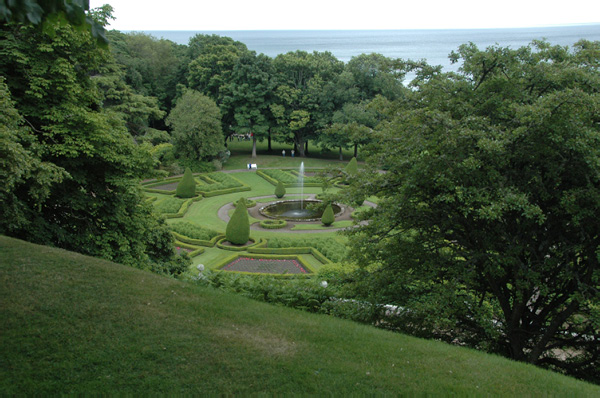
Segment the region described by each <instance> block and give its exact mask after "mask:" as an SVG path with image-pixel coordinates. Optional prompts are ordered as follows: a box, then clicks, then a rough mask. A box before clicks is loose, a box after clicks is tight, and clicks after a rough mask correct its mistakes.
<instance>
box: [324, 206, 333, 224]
mask: <svg viewBox="0 0 600 398" xmlns="http://www.w3.org/2000/svg"><path fill="white" fill-rule="evenodd" d="M334 221H335V215H334V214H333V208H332V207H331V203H330V204H328V205H327V207H326V208H325V211H324V212H323V216H322V217H321V223H323V225H325V226H329V225H331V224H333V222H334Z"/></svg>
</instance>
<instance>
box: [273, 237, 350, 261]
mask: <svg viewBox="0 0 600 398" xmlns="http://www.w3.org/2000/svg"><path fill="white" fill-rule="evenodd" d="M284 247H314V248H315V249H317V250H318V251H319V252H321V253H322V254H323V255H324V256H325V257H327V258H328V259H329V260H331V261H333V262H340V261H342V260H343V259H344V258H345V257H346V253H347V251H348V247H347V246H346V245H344V244H342V243H340V242H338V241H337V240H336V239H335V238H288V237H281V238H280V237H275V238H272V239H269V248H284Z"/></svg>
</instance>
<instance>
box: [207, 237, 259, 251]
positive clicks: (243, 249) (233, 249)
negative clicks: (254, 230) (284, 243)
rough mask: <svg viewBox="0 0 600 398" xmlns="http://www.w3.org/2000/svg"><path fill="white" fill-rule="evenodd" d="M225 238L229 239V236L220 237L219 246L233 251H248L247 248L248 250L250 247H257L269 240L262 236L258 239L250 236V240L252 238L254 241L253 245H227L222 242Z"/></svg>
mask: <svg viewBox="0 0 600 398" xmlns="http://www.w3.org/2000/svg"><path fill="white" fill-rule="evenodd" d="M225 240H227V238H222V239H219V240H218V241H217V247H218V248H219V249H222V250H229V251H233V252H243V251H246V250H248V249H250V248H252V247H256V246H257V245H261V244H266V242H267V241H266V239H265V238H260V239H259V240H258V241H257V240H256V239H254V238H252V237H250V238H249V240H251V241H252V242H254V243H253V244H251V245H248V246H226V245H223V244H222V242H224V241H225Z"/></svg>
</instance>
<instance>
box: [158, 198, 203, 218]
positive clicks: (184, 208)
mask: <svg viewBox="0 0 600 398" xmlns="http://www.w3.org/2000/svg"><path fill="white" fill-rule="evenodd" d="M200 199H202V196H196V197H195V198H192V199H188V200H186V201H185V202H183V204H182V205H181V208H180V209H179V211H178V212H177V213H163V216H165V218H182V217H183V216H184V215H185V213H187V211H188V208H189V207H190V205H191V204H192V203H194V202H197V201H199V200H200Z"/></svg>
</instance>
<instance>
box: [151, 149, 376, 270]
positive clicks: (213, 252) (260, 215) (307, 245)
mask: <svg viewBox="0 0 600 398" xmlns="http://www.w3.org/2000/svg"><path fill="white" fill-rule="evenodd" d="M346 163H347V165H346V164H343V165H344V166H345V167H344V168H343V169H338V170H336V171H335V172H332V171H328V172H327V173H325V171H324V170H325V169H324V168H307V169H304V163H303V162H300V166H299V167H297V168H290V167H287V168H266V169H256V170H254V169H251V170H231V171H225V172H210V173H194V174H192V173H191V171H189V169H188V170H186V173H185V174H184V175H180V176H174V177H169V178H166V179H162V180H150V181H146V182H145V183H144V184H143V186H144V190H145V192H146V195H147V200H148V201H150V202H152V204H153V206H154V209H155V211H156V212H158V213H160V214H162V215H163V216H164V217H165V218H166V219H167V223H168V225H169V227H170V229H171V231H172V234H173V236H174V238H175V245H176V250H177V252H178V253H187V255H188V256H189V257H191V258H192V266H191V267H190V270H189V272H190V273H195V272H197V271H196V270H197V269H198V266H200V268H202V269H206V270H212V271H229V272H239V273H251V274H257V273H258V274H263V275H264V274H274V275H284V276H287V277H310V276H311V275H314V274H315V273H316V272H318V271H319V269H320V268H321V267H322V266H323V265H324V264H331V263H336V262H338V261H341V260H342V259H343V258H344V256H345V255H346V252H347V247H346V244H347V240H346V238H345V237H344V236H342V235H341V234H339V233H338V232H339V231H342V230H344V229H347V228H351V227H352V226H353V225H355V224H356V223H357V222H358V221H356V220H357V218H358V216H359V215H360V213H361V212H362V211H365V210H366V209H368V208H370V207H375V206H376V204H375V203H376V201H377V200H376V198H369V200H366V201H364V203H362V204H361V205H356V204H355V205H354V206H348V205H346V204H342V203H337V202H332V201H331V200H330V199H329V198H331V197H333V196H334V195H335V194H336V193H338V192H339V191H340V190H341V189H343V187H344V176H345V175H347V172H346V171H345V169H348V168H350V170H351V171H352V168H353V167H355V165H356V160H355V159H354V158H353V161H350V162H346ZM332 173H339V176H336V175H333V174H332ZM324 181H326V182H325V189H324V188H323V182H324ZM186 185H187V186H188V188H187V192H186V191H185V190H186ZM189 187H191V189H190V188H189ZM323 199H325V200H323ZM240 220H241V221H240ZM363 222H364V221H363ZM240 223H241V225H240ZM236 234H237V235H239V234H241V235H242V236H241V237H239V236H235V235H236ZM231 235H233V236H234V237H233V238H232V236H231Z"/></svg>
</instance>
